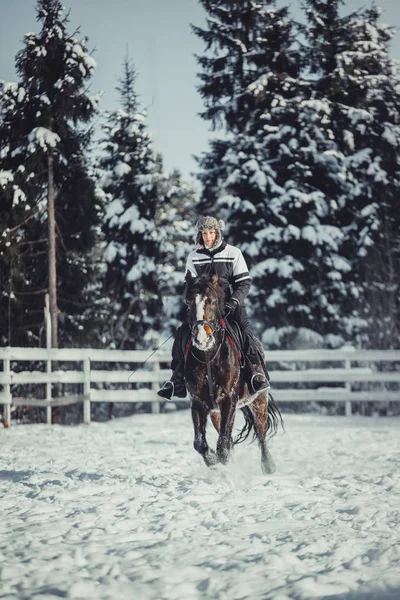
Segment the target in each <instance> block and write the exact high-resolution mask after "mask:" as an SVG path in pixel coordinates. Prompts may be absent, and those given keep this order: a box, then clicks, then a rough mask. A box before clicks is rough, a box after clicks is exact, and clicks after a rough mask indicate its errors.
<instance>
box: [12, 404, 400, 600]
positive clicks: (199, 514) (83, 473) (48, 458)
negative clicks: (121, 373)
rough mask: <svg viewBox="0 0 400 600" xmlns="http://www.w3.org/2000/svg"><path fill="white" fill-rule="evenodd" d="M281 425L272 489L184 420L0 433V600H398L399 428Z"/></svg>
mask: <svg viewBox="0 0 400 600" xmlns="http://www.w3.org/2000/svg"><path fill="white" fill-rule="evenodd" d="M285 423H286V433H285V434H281V433H280V434H279V435H278V436H276V437H275V438H274V439H273V440H272V442H271V443H270V448H271V451H272V454H273V457H274V459H275V461H276V464H277V472H276V474H274V475H272V476H263V475H261V469H260V465H259V452H258V447H257V446H256V445H255V444H252V445H251V444H249V443H247V442H246V443H244V444H241V445H239V446H237V447H236V449H235V460H234V463H231V464H230V465H229V466H228V467H227V468H220V467H218V468H216V469H215V470H207V468H206V467H205V466H204V465H203V463H202V460H201V458H200V457H199V456H198V455H197V454H196V453H195V451H194V450H193V449H192V432H191V422H190V414H189V412H188V411H182V412H179V413H171V414H163V415H139V416H134V417H130V418H126V419H120V420H115V421H112V422H109V423H101V424H100V423H97V424H96V423H93V424H91V425H90V426H84V425H82V426H79V427H61V426H47V425H30V426H29V425H24V426H14V427H13V428H12V429H10V430H4V429H3V430H0V444H1V454H0V515H1V518H0V583H1V585H0V598H1V599H5V598H7V599H11V598H18V599H29V600H30V599H33V598H35V599H37V598H45V599H47V600H48V599H51V598H57V599H59V598H64V597H65V598H82V599H85V600H88V599H92V598H93V599H101V600H103V599H110V600H120V599H123V600H125V599H135V600H142V599H144V600H147V599H154V600H162V599H168V600H175V599H176V600H178V599H179V600H181V599H183V600H191V599H194V598H210V599H211V598H216V599H229V600H239V599H245V598H249V599H250V598H251V599H265V600H268V599H271V600H287V599H288V598H291V599H296V600H303V599H306V600H308V599H312V598H331V599H337V600H339V599H340V600H343V599H344V600H350V599H351V600H367V599H368V600H372V599H377V600H388V599H391V600H392V599H393V600H394V599H398V598H400V544H399V526H400V514H399V513H400V502H399V494H400V476H399V466H400V435H399V434H400V419H396V418H391V419H389V418H361V417H354V418H350V419H348V418H345V417H319V416H286V418H285ZM211 437H212V439H213V440H215V436H214V435H212V436H211Z"/></svg>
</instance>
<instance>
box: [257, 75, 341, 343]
mask: <svg viewBox="0 0 400 600" xmlns="http://www.w3.org/2000/svg"><path fill="white" fill-rule="evenodd" d="M263 85H264V82H263V81H260V82H257V84H256V85H255V86H254V93H255V94H257V93H262V90H263ZM287 85H288V86H289V87H290V86H291V82H290V80H289V79H288V80H287ZM293 89H294V90H296V89H297V93H295V94H294V95H293V96H292V97H289V96H286V97H282V98H281V100H280V101H278V102H277V103H276V105H275V106H274V107H272V108H271V109H270V110H269V111H268V112H266V113H265V114H264V116H263V119H262V122H263V126H262V130H261V131H260V140H261V137H262V145H263V150H262V152H263V154H264V156H265V157H268V160H267V159H266V162H267V163H268V165H269V171H268V170H264V173H266V174H267V176H268V178H269V179H270V183H269V186H268V195H267V197H266V206H265V210H264V215H265V217H266V218H265V221H264V222H265V226H264V228H263V229H260V230H259V231H258V232H257V234H256V236H255V239H254V240H253V244H254V245H255V247H256V248H257V253H258V264H257V265H255V266H254V268H253V269H252V271H251V274H252V276H253V279H254V287H255V288H256V290H257V294H256V296H255V298H254V301H253V304H254V313H255V315H256V316H257V318H258V320H259V321H260V322H262V323H263V325H264V327H265V328H266V329H265V332H264V335H263V341H264V343H265V344H266V345H268V346H269V347H273V346H275V347H299V346H302V345H303V346H304V345H311V346H315V345H324V346H326V345H336V344H338V343H340V342H341V341H342V339H343V337H342V336H343V328H342V323H341V314H340V307H341V305H342V298H343V295H345V293H346V290H345V286H344V284H343V275H344V274H345V273H346V272H347V271H348V270H349V264H348V262H347V261H346V260H345V258H344V257H343V256H342V255H341V250H340V246H341V241H342V238H343V234H342V232H341V230H340V228H339V227H338V226H337V224H336V206H337V205H336V199H337V198H338V197H339V196H341V195H343V194H345V193H346V188H347V180H346V168H345V157H344V156H343V154H341V153H340V152H339V151H338V148H337V145H336V143H335V140H334V138H333V135H332V129H331V118H332V115H331V107H330V105H329V103H327V102H324V101H322V100H315V99H314V98H313V95H312V86H311V85H310V82H309V81H307V80H301V79H298V80H297V81H296V82H293ZM260 143H261V142H260Z"/></svg>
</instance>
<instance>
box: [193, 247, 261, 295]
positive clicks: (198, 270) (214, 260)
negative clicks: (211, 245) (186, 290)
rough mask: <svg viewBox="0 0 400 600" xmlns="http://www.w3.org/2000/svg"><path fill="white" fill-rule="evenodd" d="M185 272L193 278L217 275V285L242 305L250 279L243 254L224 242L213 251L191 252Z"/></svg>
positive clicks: (200, 250) (199, 250) (247, 291)
mask: <svg viewBox="0 0 400 600" xmlns="http://www.w3.org/2000/svg"><path fill="white" fill-rule="evenodd" d="M187 271H190V272H191V273H192V275H194V277H200V276H201V275H209V276H211V275H214V274H217V275H218V277H219V283H220V285H221V286H222V287H223V288H224V289H225V290H226V291H227V292H228V296H230V297H232V298H236V300H238V301H239V303H240V304H243V303H244V299H245V298H246V296H247V294H248V293H249V290H250V286H251V277H250V275H249V270H248V268H247V265H246V261H245V260H244V257H243V254H242V253H241V251H240V250H239V249H238V248H235V247H234V246H231V245H229V244H227V243H226V242H222V244H221V245H220V246H218V248H215V249H210V250H209V249H207V248H204V249H203V248H200V249H197V250H193V251H192V252H191V253H190V254H189V256H188V258H187V261H186V272H187Z"/></svg>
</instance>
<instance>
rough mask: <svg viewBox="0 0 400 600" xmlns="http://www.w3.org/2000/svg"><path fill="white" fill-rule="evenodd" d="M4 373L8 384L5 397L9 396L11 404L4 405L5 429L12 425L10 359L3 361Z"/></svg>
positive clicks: (5, 388)
mask: <svg viewBox="0 0 400 600" xmlns="http://www.w3.org/2000/svg"><path fill="white" fill-rule="evenodd" d="M3 373H4V374H5V375H7V382H6V383H5V384H4V386H3V388H4V395H5V396H8V399H9V403H8V404H4V427H10V425H11V386H10V383H11V378H10V359H9V358H5V359H4V360H3Z"/></svg>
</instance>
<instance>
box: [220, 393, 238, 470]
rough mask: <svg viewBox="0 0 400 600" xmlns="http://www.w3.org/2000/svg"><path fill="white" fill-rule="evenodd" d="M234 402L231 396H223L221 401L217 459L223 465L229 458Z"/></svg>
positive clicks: (231, 444) (234, 409) (234, 410)
mask: <svg viewBox="0 0 400 600" xmlns="http://www.w3.org/2000/svg"><path fill="white" fill-rule="evenodd" d="M236 404H237V402H235V401H234V400H233V399H232V397H229V396H225V397H224V398H223V399H222V401H221V403H220V408H221V420H220V430H219V437H218V442H217V457H218V461H219V462H221V463H222V464H223V465H226V463H227V462H228V460H229V454H230V452H231V449H232V447H233V439H232V430H233V423H234V421H235V413H236Z"/></svg>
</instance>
